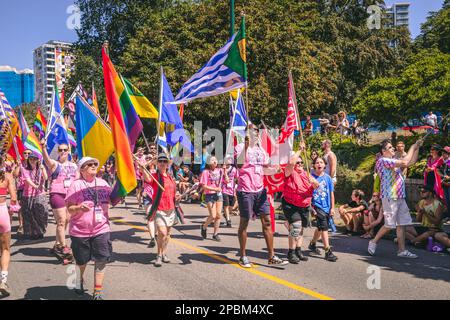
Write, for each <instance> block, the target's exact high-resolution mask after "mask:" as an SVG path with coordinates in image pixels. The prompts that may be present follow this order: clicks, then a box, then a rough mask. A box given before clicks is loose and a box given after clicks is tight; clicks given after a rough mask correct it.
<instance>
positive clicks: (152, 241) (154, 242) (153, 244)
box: [148, 238, 156, 248]
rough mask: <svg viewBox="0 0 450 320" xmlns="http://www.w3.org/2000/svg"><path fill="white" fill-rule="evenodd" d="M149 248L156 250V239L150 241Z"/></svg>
mask: <svg viewBox="0 0 450 320" xmlns="http://www.w3.org/2000/svg"><path fill="white" fill-rule="evenodd" d="M148 247H149V248H154V247H156V239H155V238H151V239H150V242H149V244H148Z"/></svg>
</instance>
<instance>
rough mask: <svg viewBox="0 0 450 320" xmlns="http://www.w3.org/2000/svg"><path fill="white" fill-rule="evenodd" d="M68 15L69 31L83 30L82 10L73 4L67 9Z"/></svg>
mask: <svg viewBox="0 0 450 320" xmlns="http://www.w3.org/2000/svg"><path fill="white" fill-rule="evenodd" d="M66 13H67V14H68V15H69V17H68V18H67V20H66V26H67V29H69V30H78V29H81V10H80V8H79V7H78V6H77V5H75V4H73V5H70V6H68V7H67V9H66Z"/></svg>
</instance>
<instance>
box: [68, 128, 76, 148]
mask: <svg viewBox="0 0 450 320" xmlns="http://www.w3.org/2000/svg"><path fill="white" fill-rule="evenodd" d="M67 136H68V138H69V143H70V145H71V146H72V147H74V148H76V147H77V140H76V139H75V129H74V128H67Z"/></svg>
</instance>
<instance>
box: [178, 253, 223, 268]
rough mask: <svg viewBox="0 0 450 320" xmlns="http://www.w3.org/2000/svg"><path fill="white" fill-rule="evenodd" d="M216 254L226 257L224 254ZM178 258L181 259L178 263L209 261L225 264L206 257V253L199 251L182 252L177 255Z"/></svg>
mask: <svg viewBox="0 0 450 320" xmlns="http://www.w3.org/2000/svg"><path fill="white" fill-rule="evenodd" d="M217 256H219V257H222V258H224V259H228V257H226V256H224V255H217ZM178 260H180V261H181V263H180V265H188V264H192V262H193V261H198V262H204V263H211V264H227V263H226V262H224V261H220V260H218V259H214V258H211V257H208V256H207V255H204V254H201V253H182V254H180V255H179V256H178ZM228 260H229V259H228Z"/></svg>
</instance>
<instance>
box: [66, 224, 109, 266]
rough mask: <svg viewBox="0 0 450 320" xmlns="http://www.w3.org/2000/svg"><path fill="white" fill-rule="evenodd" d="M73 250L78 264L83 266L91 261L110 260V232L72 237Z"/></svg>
mask: <svg viewBox="0 0 450 320" xmlns="http://www.w3.org/2000/svg"><path fill="white" fill-rule="evenodd" d="M70 239H71V240H72V245H71V248H72V251H73V256H74V258H75V262H76V263H77V265H79V266H82V265H85V264H87V263H88V262H89V261H91V260H94V261H95V262H109V261H110V259H111V254H112V243H111V239H110V233H109V232H106V233H102V234H100V235H98V236H95V237H91V238H79V237H72V236H71V237H70Z"/></svg>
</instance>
